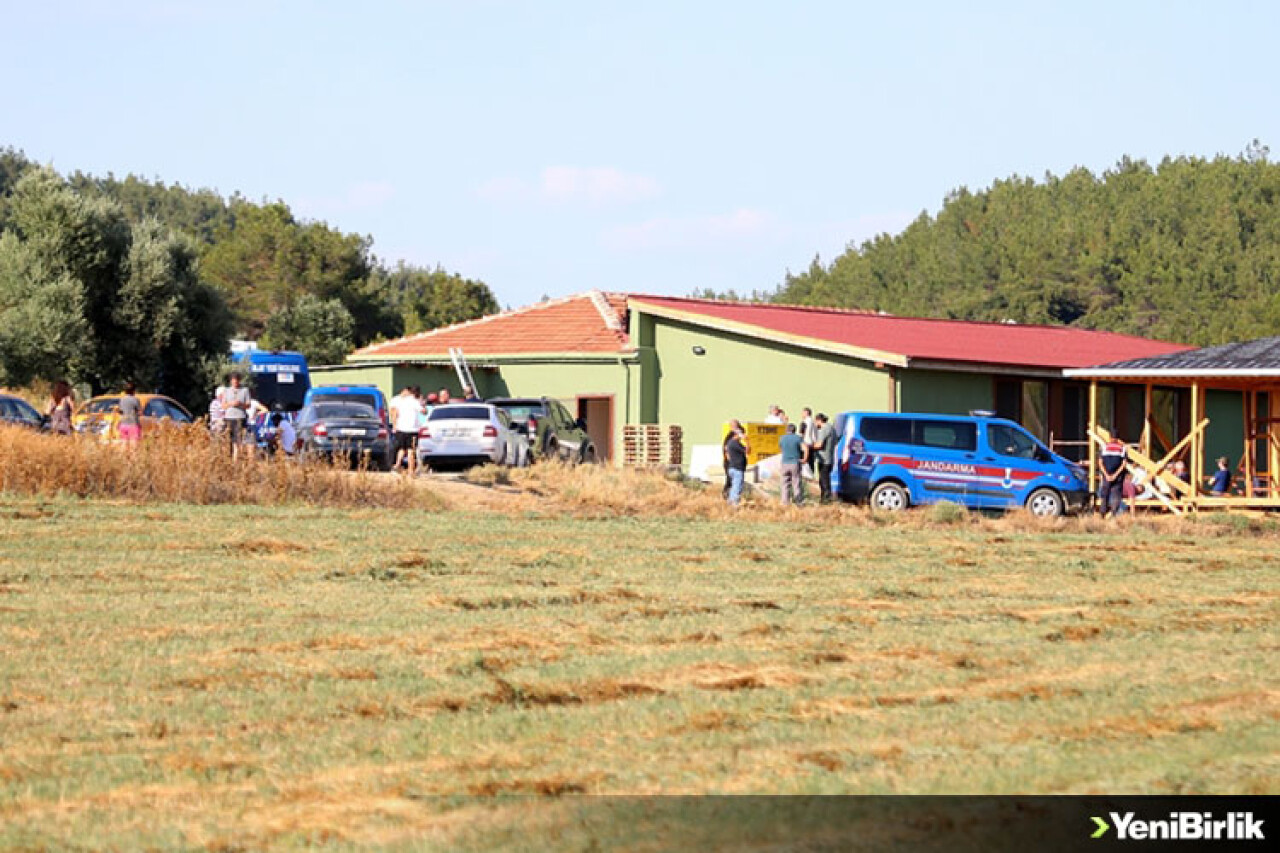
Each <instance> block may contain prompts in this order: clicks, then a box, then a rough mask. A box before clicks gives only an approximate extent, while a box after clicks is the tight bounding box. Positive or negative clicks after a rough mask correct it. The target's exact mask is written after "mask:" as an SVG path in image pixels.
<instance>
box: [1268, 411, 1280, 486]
mask: <svg viewBox="0 0 1280 853" xmlns="http://www.w3.org/2000/svg"><path fill="white" fill-rule="evenodd" d="M1267 409H1268V411H1267V418H1268V420H1267V481H1268V483H1270V485H1271V488H1270V490H1269V491H1268V494H1267V497H1271V498H1274V497H1276V492H1277V490H1278V489H1280V393H1277V390H1276V389H1275V388H1271V389H1269V390H1268V391H1267Z"/></svg>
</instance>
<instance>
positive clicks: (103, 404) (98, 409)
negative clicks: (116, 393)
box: [84, 397, 120, 415]
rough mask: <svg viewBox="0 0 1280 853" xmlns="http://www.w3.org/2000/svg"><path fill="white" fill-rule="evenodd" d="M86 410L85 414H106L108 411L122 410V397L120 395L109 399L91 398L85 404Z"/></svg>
mask: <svg viewBox="0 0 1280 853" xmlns="http://www.w3.org/2000/svg"><path fill="white" fill-rule="evenodd" d="M84 411H85V414H89V415H104V414H106V413H107V412H118V411H120V399H119V398H118V397H112V398H110V399H107V400H90V401H89V402H88V403H86V404H85V407H84Z"/></svg>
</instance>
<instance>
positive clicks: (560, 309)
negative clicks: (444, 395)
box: [355, 290, 632, 360]
mask: <svg viewBox="0 0 1280 853" xmlns="http://www.w3.org/2000/svg"><path fill="white" fill-rule="evenodd" d="M626 312H627V297H626V296H625V295H624V294H621V293H602V292H600V291H598V290H592V291H589V292H587V293H580V294H577V295H575V296H567V297H564V298H562V299H552V300H548V301H547V302H539V303H537V304H535V305H530V306H528V307H527V308H518V309H516V310H514V311H504V312H502V313H501V314H490V315H489V316H488V317H481V318H480V319H478V320H471V321H468V322H466V323H459V324H457V325H454V326H445V327H443V328H439V329H432V330H430V331H427V332H421V333H419V334H416V335H410V336H408V337H406V338H398V339H396V340H394V341H386V342H384V343H380V344H373V345H372V346H367V347H365V348H364V349H361V350H357V351H356V352H355V356H356V357H357V358H359V359H366V358H369V359H372V358H377V359H391V360H394V359H400V358H403V359H410V360H411V359H415V358H436V357H441V358H447V357H448V355H449V348H450V347H460V348H461V349H462V351H463V352H464V353H465V354H466V356H467V358H473V357H480V356H489V355H495V356H496V355H531V354H540V353H614V352H630V351H631V349H632V347H631V341H630V339H629V338H628V336H627V320H626Z"/></svg>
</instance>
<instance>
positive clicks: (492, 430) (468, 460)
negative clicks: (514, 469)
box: [418, 403, 529, 468]
mask: <svg viewBox="0 0 1280 853" xmlns="http://www.w3.org/2000/svg"><path fill="white" fill-rule="evenodd" d="M418 461H419V462H420V463H423V464H425V465H429V466H431V467H432V468H442V467H445V466H454V465H456V466H465V465H479V464H483V463H486V462H492V463H494V464H495V465H511V466H518V467H523V466H525V465H528V464H529V439H528V438H527V437H526V436H525V435H524V434H523V433H521V432H520V431H519V430H517V429H516V428H515V427H514V426H513V425H512V423H511V418H510V417H509V416H508V415H507V413H506V412H504V411H503V410H502V409H499V408H498V407H497V406H490V405H488V404H487V403H447V404H445V405H443V406H436V407H435V408H434V409H432V410H431V414H429V415H427V422H426V424H425V425H424V426H423V427H422V429H420V430H418Z"/></svg>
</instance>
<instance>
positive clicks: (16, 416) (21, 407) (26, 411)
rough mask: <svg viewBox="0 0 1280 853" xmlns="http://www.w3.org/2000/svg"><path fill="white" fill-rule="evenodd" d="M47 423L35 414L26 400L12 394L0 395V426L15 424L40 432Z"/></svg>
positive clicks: (43, 418)
mask: <svg viewBox="0 0 1280 853" xmlns="http://www.w3.org/2000/svg"><path fill="white" fill-rule="evenodd" d="M48 423H49V421H48V418H46V417H45V416H44V415H42V414H40V413H39V412H37V411H36V409H35V407H34V406H32V405H31V404H30V403H28V402H27V401H26V400H24V399H22V398H21V397H15V396H13V395H12V394H0V424H16V425H17V426H24V427H28V428H30V429H35V430H42V429H44V428H45V426H46V425H48Z"/></svg>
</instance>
